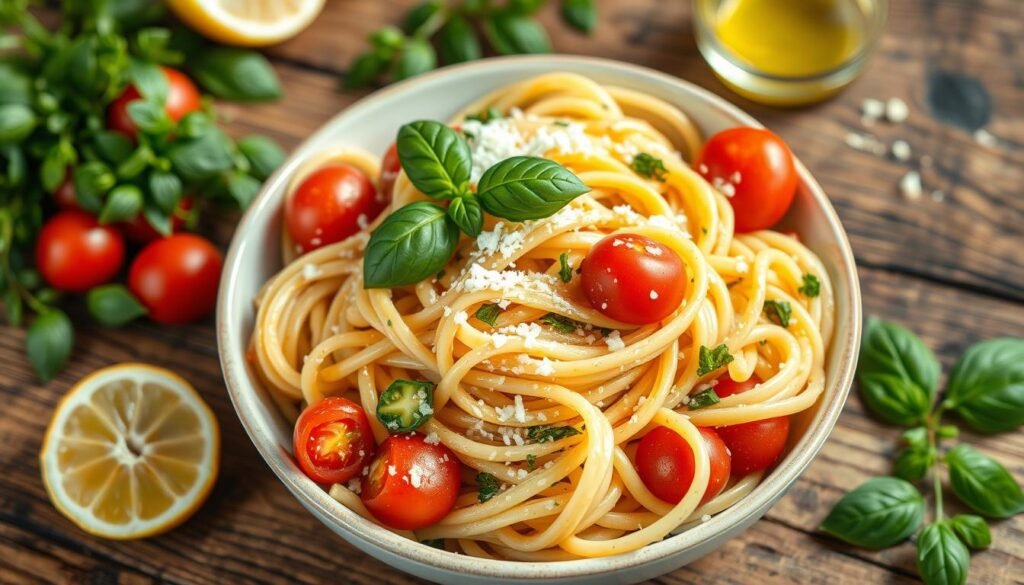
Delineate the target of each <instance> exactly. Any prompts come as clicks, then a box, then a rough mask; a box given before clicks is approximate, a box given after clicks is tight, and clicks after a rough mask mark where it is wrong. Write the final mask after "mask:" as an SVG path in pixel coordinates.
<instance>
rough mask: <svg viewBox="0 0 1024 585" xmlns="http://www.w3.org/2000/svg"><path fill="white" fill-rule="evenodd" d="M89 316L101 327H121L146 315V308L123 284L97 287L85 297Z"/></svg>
mask: <svg viewBox="0 0 1024 585" xmlns="http://www.w3.org/2000/svg"><path fill="white" fill-rule="evenodd" d="M85 304H86V306H87V307H88V308H89V314H90V315H92V317H93V319H96V321H98V322H99V323H100V324H101V325H106V326H107V327H121V326H122V325H126V324H128V323H130V322H132V321H134V320H135V319H137V318H139V317H141V316H143V315H145V314H146V308H145V307H143V306H142V304H141V303H139V301H138V300H137V299H136V298H135V296H134V295H132V293H131V292H129V291H128V289H127V288H125V287H124V285H121V284H105V285H103V286H97V287H96V288H93V289H92V290H90V291H89V292H88V294H86V295H85Z"/></svg>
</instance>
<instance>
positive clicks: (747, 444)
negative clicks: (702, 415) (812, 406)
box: [716, 416, 789, 476]
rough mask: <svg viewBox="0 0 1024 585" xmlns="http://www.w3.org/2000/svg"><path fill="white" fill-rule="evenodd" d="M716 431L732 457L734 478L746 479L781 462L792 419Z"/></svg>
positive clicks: (719, 428)
mask: <svg viewBox="0 0 1024 585" xmlns="http://www.w3.org/2000/svg"><path fill="white" fill-rule="evenodd" d="M716 430H717V431H718V435H719V436H720V437H722V441H724V442H725V444H726V446H727V447H729V452H730V453H732V473H733V475H736V476H744V475H747V474H748V473H753V472H755V471H762V470H765V469H768V468H769V467H771V466H773V465H775V463H776V462H778V460H779V458H780V457H781V456H782V451H783V449H785V448H786V439H787V438H788V437H789V417H788V416H780V417H776V418H769V419H764V420H757V421H753V422H748V423H742V424H738V425H729V426H726V427H717V429H716Z"/></svg>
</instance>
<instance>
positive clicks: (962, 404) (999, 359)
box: [944, 338, 1024, 433]
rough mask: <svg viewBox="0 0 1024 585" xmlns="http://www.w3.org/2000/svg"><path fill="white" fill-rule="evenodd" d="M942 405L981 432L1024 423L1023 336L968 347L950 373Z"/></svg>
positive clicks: (992, 431)
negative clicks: (947, 390)
mask: <svg viewBox="0 0 1024 585" xmlns="http://www.w3.org/2000/svg"><path fill="white" fill-rule="evenodd" d="M944 406H945V408H948V409H950V410H953V411H954V412H956V413H957V414H958V415H960V418H962V419H964V421H965V422H966V423H967V425H968V426H969V427H971V429H973V430H975V431H978V432H981V433H997V432H1007V431H1012V430H1014V429H1016V428H1018V427H1020V426H1021V425H1022V424H1024V339H1010V338H1003V339H992V340H989V341H985V342H982V343H979V344H977V345H975V346H973V347H971V348H970V349H968V350H967V351H966V352H965V353H964V355H963V356H962V357H961V358H960V360H959V361H958V362H957V363H956V365H955V366H953V371H952V372H950V375H949V392H948V393H947V395H946V400H945V403H944Z"/></svg>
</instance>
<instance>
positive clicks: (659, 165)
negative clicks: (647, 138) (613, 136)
mask: <svg viewBox="0 0 1024 585" xmlns="http://www.w3.org/2000/svg"><path fill="white" fill-rule="evenodd" d="M629 168H631V169H633V172H635V173H636V174H638V175H640V176H641V177H647V178H648V179H654V180H655V181H661V182H665V175H666V174H668V169H666V168H665V163H663V162H662V161H661V159H660V158H655V157H653V156H651V155H650V154H648V153H646V152H641V153H638V154H637V155H636V156H634V157H633V162H631V163H629Z"/></svg>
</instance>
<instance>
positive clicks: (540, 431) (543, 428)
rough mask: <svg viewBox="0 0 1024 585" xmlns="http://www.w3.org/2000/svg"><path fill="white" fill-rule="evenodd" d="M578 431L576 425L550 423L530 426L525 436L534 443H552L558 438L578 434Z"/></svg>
mask: <svg viewBox="0 0 1024 585" xmlns="http://www.w3.org/2000/svg"><path fill="white" fill-rule="evenodd" d="M578 434H580V432H579V431H578V430H577V429H576V427H569V426H565V427H556V426H551V425H539V426H535V427H530V428H529V429H527V431H526V437H527V438H528V439H530V440H531V441H533V442H534V443H554V442H555V441H558V440H560V439H564V438H566V437H571V436H573V435H578Z"/></svg>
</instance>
